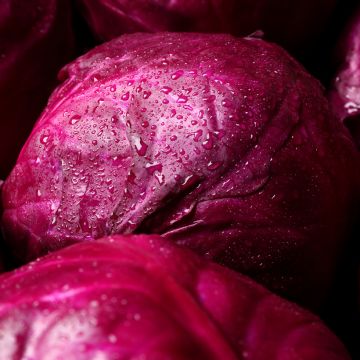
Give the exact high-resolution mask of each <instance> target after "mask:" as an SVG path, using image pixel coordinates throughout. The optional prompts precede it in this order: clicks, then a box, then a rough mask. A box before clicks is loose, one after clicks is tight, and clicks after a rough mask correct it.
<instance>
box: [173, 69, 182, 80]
mask: <svg viewBox="0 0 360 360" xmlns="http://www.w3.org/2000/svg"><path fill="white" fill-rule="evenodd" d="M183 75H184V71H183V70H178V71H175V72H174V73H173V74H172V75H171V79H172V80H177V79H179V78H180V77H181V76H183Z"/></svg>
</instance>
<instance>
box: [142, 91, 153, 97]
mask: <svg viewBox="0 0 360 360" xmlns="http://www.w3.org/2000/svg"><path fill="white" fill-rule="evenodd" d="M150 95H151V91H144V93H143V98H144V99H148V98H149V97H150Z"/></svg>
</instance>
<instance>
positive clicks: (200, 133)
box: [194, 129, 203, 142]
mask: <svg viewBox="0 0 360 360" xmlns="http://www.w3.org/2000/svg"><path fill="white" fill-rule="evenodd" d="M202 134H203V131H202V130H201V129H199V130H197V131H195V133H194V141H196V142H198V141H199V140H200V138H201V136H202Z"/></svg>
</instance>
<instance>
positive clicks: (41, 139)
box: [40, 134, 49, 145]
mask: <svg viewBox="0 0 360 360" xmlns="http://www.w3.org/2000/svg"><path fill="white" fill-rule="evenodd" d="M48 141H49V135H46V134H43V135H42V136H41V137H40V142H41V143H42V144H44V145H45V144H47V142H48Z"/></svg>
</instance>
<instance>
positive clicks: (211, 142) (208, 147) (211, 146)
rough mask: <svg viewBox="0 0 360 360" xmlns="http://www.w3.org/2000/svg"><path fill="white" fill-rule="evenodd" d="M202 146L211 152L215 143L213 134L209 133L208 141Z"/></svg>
mask: <svg viewBox="0 0 360 360" xmlns="http://www.w3.org/2000/svg"><path fill="white" fill-rule="evenodd" d="M202 146H203V147H204V148H205V149H206V150H211V149H212V148H213V146H214V142H213V137H212V134H211V133H209V134H207V135H206V140H205V141H204V142H203V143H202Z"/></svg>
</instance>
